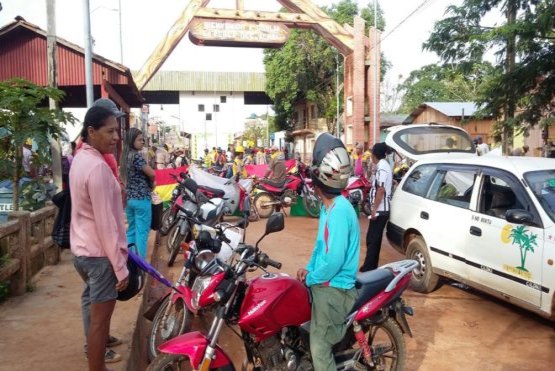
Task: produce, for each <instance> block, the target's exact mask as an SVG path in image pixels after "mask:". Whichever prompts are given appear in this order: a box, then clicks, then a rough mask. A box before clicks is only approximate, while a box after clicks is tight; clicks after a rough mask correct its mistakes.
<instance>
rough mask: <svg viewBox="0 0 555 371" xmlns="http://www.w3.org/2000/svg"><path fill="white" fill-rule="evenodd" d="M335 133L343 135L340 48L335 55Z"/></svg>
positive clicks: (338, 135)
mask: <svg viewBox="0 0 555 371" xmlns="http://www.w3.org/2000/svg"><path fill="white" fill-rule="evenodd" d="M335 106H336V107H335V133H336V135H337V137H338V138H340V137H341V133H340V132H339V50H338V51H337V54H336V55H335Z"/></svg>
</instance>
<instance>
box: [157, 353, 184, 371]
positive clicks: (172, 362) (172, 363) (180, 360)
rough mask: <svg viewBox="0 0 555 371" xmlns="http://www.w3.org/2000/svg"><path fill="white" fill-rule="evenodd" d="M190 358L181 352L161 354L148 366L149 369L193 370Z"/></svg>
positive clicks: (162, 370)
mask: <svg viewBox="0 0 555 371" xmlns="http://www.w3.org/2000/svg"><path fill="white" fill-rule="evenodd" d="M192 369H193V368H192V367H191V362H190V361H189V358H187V357H185V356H182V355H180V354H160V355H158V357H156V358H155V359H154V360H153V361H152V363H151V364H150V365H149V366H148V368H147V371H164V370H192Z"/></svg>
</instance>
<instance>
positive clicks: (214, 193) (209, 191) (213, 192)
mask: <svg viewBox="0 0 555 371" xmlns="http://www.w3.org/2000/svg"><path fill="white" fill-rule="evenodd" d="M198 188H199V190H200V191H201V192H202V193H204V195H206V196H207V197H208V198H216V197H217V198H222V197H223V196H224V194H225V192H224V191H222V190H221V189H217V188H212V187H208V186H205V185H200V186H198Z"/></svg>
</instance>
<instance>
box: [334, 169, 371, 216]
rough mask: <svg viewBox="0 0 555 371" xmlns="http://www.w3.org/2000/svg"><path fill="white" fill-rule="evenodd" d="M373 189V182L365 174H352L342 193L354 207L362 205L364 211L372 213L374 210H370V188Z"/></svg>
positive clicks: (367, 213)
mask: <svg viewBox="0 0 555 371" xmlns="http://www.w3.org/2000/svg"><path fill="white" fill-rule="evenodd" d="M371 189H372V184H371V183H370V182H369V181H368V179H366V177H364V176H352V177H350V178H349V181H348V183H347V187H345V189H344V190H343V191H341V194H342V195H343V196H344V197H345V198H346V199H347V200H349V202H350V203H351V205H353V207H357V206H360V209H361V210H362V212H364V213H365V214H366V215H370V214H371V213H372V211H371V210H370V207H371V205H370V190H371Z"/></svg>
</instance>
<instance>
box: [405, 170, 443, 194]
mask: <svg viewBox="0 0 555 371" xmlns="http://www.w3.org/2000/svg"><path fill="white" fill-rule="evenodd" d="M436 168H437V167H436V165H422V166H418V167H417V168H416V169H414V170H413V171H412V172H411V173H410V174H408V177H407V180H406V181H405V184H403V191H405V192H408V193H412V194H415V195H417V196H421V197H426V194H427V193H428V189H429V187H430V183H431V181H432V178H433V175H434V173H435V171H436Z"/></svg>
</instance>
